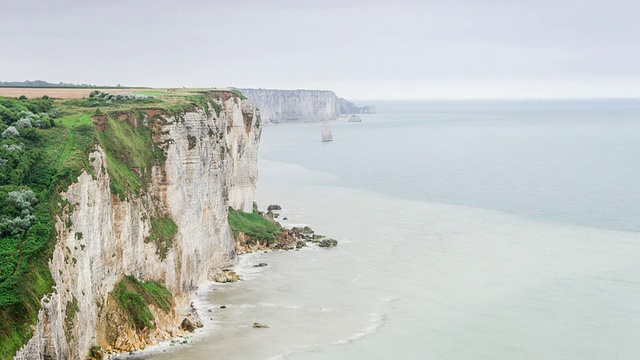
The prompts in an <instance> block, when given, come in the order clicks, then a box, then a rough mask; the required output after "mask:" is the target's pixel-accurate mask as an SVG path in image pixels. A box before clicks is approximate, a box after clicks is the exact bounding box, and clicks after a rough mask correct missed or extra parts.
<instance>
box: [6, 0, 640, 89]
mask: <svg viewBox="0 0 640 360" xmlns="http://www.w3.org/2000/svg"><path fill="white" fill-rule="evenodd" d="M638 14H640V3H638V2H636V1H621V0H612V1H585V0H581V1H579V0H566V1H562V0H558V1H547V0H541V1H526V2H525V1H518V0H513V1H506V0H504V1H503V0H486V1H485V0H483V1H479V0H474V1H471V0H468V1H444V0H442V1H333V0H328V1H293V0H288V1H286V0H281V1H267V0H263V1H246V0H245V1H242V0H240V1H228V0H227V1H217V0H215V1H204V0H202V1H197V0H186V1H164V0H160V1H158V0H149V1H115V0H112V1H100V2H97V1H93V2H89V1H55V2H52V1H45V0H40V1H35V0H34V1H21V2H20V3H18V2H3V3H1V4H0V28H1V29H2V32H3V34H4V36H2V38H1V39H0V46H1V48H2V49H3V55H2V56H0V80H5V81H6V80H27V79H29V80H35V79H43V80H47V81H51V82H59V81H64V82H77V83H93V84H116V83H122V84H127V85H141V86H154V87H177V86H187V87H212V86H219V87H220V86H237V87H265V88H283V89H296V88H309V89H331V90H334V91H336V92H337V93H339V94H340V95H341V96H346V97H349V98H355V99H365V98H549V97H619V96H623V97H638V96H640V66H639V64H640V26H639V25H638V19H637V18H638Z"/></svg>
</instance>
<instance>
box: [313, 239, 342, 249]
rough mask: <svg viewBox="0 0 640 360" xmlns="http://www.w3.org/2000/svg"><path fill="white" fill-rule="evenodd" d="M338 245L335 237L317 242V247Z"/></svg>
mask: <svg viewBox="0 0 640 360" xmlns="http://www.w3.org/2000/svg"><path fill="white" fill-rule="evenodd" d="M337 245H338V240H335V239H322V240H320V242H319V243H318V246H319V247H324V248H330V247H334V246H337Z"/></svg>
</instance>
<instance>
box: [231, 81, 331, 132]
mask: <svg viewBox="0 0 640 360" xmlns="http://www.w3.org/2000/svg"><path fill="white" fill-rule="evenodd" d="M240 91H242V94H243V95H244V96H246V97H247V98H249V100H250V101H251V103H253V104H254V105H255V106H257V107H258V108H259V109H260V114H261V116H262V120H263V121H264V122H267V123H272V124H275V123H282V122H287V121H327V120H335V119H336V117H337V113H336V101H337V98H336V94H335V93H334V92H333V91H321V90H267V89H240Z"/></svg>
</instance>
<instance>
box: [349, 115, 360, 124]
mask: <svg viewBox="0 0 640 360" xmlns="http://www.w3.org/2000/svg"><path fill="white" fill-rule="evenodd" d="M349 122H362V119H361V118H360V116H358V115H351V117H350V118H349Z"/></svg>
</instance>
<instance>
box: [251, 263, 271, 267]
mask: <svg viewBox="0 0 640 360" xmlns="http://www.w3.org/2000/svg"><path fill="white" fill-rule="evenodd" d="M267 265H269V264H267V263H260V264H257V265H253V267H265V266H267Z"/></svg>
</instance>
